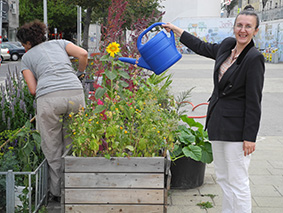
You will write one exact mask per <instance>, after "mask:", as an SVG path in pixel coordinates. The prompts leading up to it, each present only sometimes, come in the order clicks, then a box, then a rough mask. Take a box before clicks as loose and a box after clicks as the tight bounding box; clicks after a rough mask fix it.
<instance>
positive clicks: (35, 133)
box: [32, 132, 41, 144]
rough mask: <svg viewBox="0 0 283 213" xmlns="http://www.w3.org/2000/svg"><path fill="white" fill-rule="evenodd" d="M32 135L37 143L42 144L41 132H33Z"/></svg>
mask: <svg viewBox="0 0 283 213" xmlns="http://www.w3.org/2000/svg"><path fill="white" fill-rule="evenodd" d="M32 137H33V139H34V140H35V142H36V143H37V144H40V143H41V137H40V134H39V132H33V133H32Z"/></svg>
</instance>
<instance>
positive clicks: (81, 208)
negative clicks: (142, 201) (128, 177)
mask: <svg viewBox="0 0 283 213" xmlns="http://www.w3.org/2000/svg"><path fill="white" fill-rule="evenodd" d="M163 209H164V206H163V205H66V211H65V212H66V213H77V212H83V213H93V212H95V213H114V212H115V213H116V212H123V213H133V212H134V213H145V212H146V213H163Z"/></svg>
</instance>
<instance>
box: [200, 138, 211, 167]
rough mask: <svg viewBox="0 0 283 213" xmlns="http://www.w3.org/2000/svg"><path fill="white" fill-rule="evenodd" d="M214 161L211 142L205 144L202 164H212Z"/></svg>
mask: <svg viewBox="0 0 283 213" xmlns="http://www.w3.org/2000/svg"><path fill="white" fill-rule="evenodd" d="M212 161H213V155H212V148H211V143H210V142H205V143H204V146H203V148H202V156H201V162H203V163H211V162H212Z"/></svg>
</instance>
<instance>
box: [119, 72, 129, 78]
mask: <svg viewBox="0 0 283 213" xmlns="http://www.w3.org/2000/svg"><path fill="white" fill-rule="evenodd" d="M119 75H120V76H122V77H123V78H125V79H130V76H129V74H128V73H126V72H125V71H122V70H120V71H119Z"/></svg>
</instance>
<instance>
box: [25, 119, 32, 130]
mask: <svg viewBox="0 0 283 213" xmlns="http://www.w3.org/2000/svg"><path fill="white" fill-rule="evenodd" d="M25 127H26V128H28V129H30V128H31V123H30V121H29V120H27V121H26V123H25Z"/></svg>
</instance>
